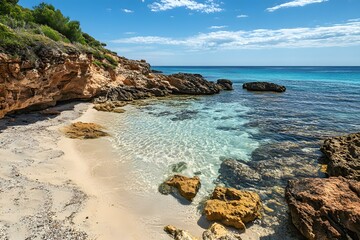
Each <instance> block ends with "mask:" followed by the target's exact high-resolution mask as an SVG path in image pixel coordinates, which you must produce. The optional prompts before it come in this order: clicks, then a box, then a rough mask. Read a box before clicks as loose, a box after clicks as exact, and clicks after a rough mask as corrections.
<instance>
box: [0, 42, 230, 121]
mask: <svg viewBox="0 0 360 240" xmlns="http://www.w3.org/2000/svg"><path fill="white" fill-rule="evenodd" d="M35 53H36V54H35V60H34V59H27V58H21V57H13V56H10V55H7V54H6V53H1V52H0V118H1V117H4V116H5V115H6V114H7V113H11V112H15V111H18V110H24V109H28V110H34V109H44V108H46V107H49V106H54V105H56V104H57V103H58V102H62V101H67V100H75V99H83V100H91V99H94V98H96V102H97V103H102V104H103V103H105V102H107V101H112V102H116V101H133V100H137V99H145V98H149V97H153V96H155V97H163V96H168V95H170V94H187V95H208V94H216V93H219V92H220V90H221V89H229V88H230V87H231V84H230V82H225V83H224V82H223V81H220V83H219V84H217V83H212V82H209V81H207V80H206V79H205V78H204V77H203V76H201V75H200V74H186V73H179V74H173V75H169V76H166V75H163V74H160V73H152V71H151V68H150V65H149V64H148V63H146V61H145V60H141V61H135V60H129V59H126V58H124V57H119V56H117V55H115V54H110V53H107V55H106V56H108V57H107V58H109V59H113V61H114V62H115V63H114V65H112V67H103V66H99V64H98V60H96V58H95V57H94V55H93V54H92V53H89V52H84V51H81V50H79V49H76V48H75V47H73V46H66V47H62V48H60V47H56V46H55V47H54V46H52V47H49V46H45V45H44V46H40V47H39V50H37V51H35ZM107 61H108V60H106V59H104V60H103V63H104V64H109V63H108V62H107ZM106 66H107V65H106ZM111 108H112V107H110V109H111ZM114 108H115V107H114Z"/></svg>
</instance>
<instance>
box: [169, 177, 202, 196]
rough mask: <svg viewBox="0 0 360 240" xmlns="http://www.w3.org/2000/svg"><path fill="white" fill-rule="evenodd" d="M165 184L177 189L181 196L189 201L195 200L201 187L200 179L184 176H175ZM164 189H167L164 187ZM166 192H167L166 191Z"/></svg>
mask: <svg viewBox="0 0 360 240" xmlns="http://www.w3.org/2000/svg"><path fill="white" fill-rule="evenodd" d="M164 184H165V185H168V186H170V187H174V188H176V189H177V190H178V191H179V193H180V195H181V196H183V197H184V198H186V199H187V200H189V201H192V200H193V198H194V197H195V196H196V194H197V192H198V191H199V189H200V186H201V183H200V178H199V177H197V176H195V177H193V178H189V177H185V176H182V175H174V176H173V177H171V178H170V179H169V180H167V181H165V183H164ZM163 188H165V189H166V187H164V186H163ZM164 192H166V190H165V191H164Z"/></svg>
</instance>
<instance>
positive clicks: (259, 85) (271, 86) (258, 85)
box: [243, 82, 286, 92]
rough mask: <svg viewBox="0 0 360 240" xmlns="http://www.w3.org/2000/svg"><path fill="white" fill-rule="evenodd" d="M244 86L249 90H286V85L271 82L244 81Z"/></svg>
mask: <svg viewBox="0 0 360 240" xmlns="http://www.w3.org/2000/svg"><path fill="white" fill-rule="evenodd" d="M243 88H245V89H247V90H248V91H270V92H285V91H286V87H285V86H281V85H278V84H275V83H269V82H249V83H244V84H243Z"/></svg>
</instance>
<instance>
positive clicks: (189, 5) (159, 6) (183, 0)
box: [149, 0, 222, 13]
mask: <svg viewBox="0 0 360 240" xmlns="http://www.w3.org/2000/svg"><path fill="white" fill-rule="evenodd" d="M179 7H184V8H186V9H189V10H193V11H198V12H204V13H214V12H221V11H222V9H221V8H220V5H219V4H217V3H215V0H207V1H205V2H204V3H201V2H197V1H195V0H158V1H157V2H154V3H152V4H150V5H149V8H150V9H151V11H153V12H159V11H166V10H171V9H174V8H179Z"/></svg>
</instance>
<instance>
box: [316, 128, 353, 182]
mask: <svg viewBox="0 0 360 240" xmlns="http://www.w3.org/2000/svg"><path fill="white" fill-rule="evenodd" d="M321 151H322V152H323V153H324V154H325V156H326V158H327V163H328V167H327V173H328V174H329V175H330V176H343V177H345V178H349V179H355V180H358V181H360V133H353V134H349V135H346V136H341V137H334V138H329V139H326V140H325V141H324V144H323V145H322V146H321Z"/></svg>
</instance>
